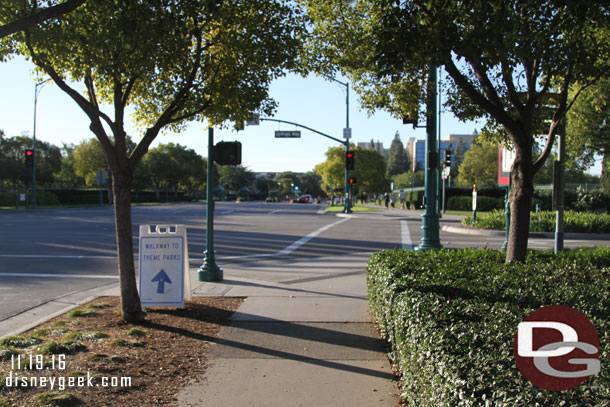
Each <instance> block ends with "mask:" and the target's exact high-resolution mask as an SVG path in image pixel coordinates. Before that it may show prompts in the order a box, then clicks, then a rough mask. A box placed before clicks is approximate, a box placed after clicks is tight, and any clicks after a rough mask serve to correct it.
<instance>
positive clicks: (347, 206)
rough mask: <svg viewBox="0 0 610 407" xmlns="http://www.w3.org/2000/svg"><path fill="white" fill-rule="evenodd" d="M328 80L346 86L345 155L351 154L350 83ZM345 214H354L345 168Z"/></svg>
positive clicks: (347, 174) (347, 172) (333, 79)
mask: <svg viewBox="0 0 610 407" xmlns="http://www.w3.org/2000/svg"><path fill="white" fill-rule="evenodd" d="M327 78H328V79H330V80H332V81H335V82H337V83H338V84H339V85H343V86H345V129H344V131H343V134H344V135H343V137H344V138H345V154H347V153H348V152H349V139H350V137H351V129H350V128H349V82H341V81H339V80H337V79H335V78H333V77H330V76H327ZM343 213H352V202H351V199H350V188H349V170H348V169H347V167H346V168H345V200H344V206H343Z"/></svg>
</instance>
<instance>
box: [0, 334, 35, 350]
mask: <svg viewBox="0 0 610 407" xmlns="http://www.w3.org/2000/svg"><path fill="white" fill-rule="evenodd" d="M41 342H42V340H40V339H38V338H36V337H33V336H21V335H15V336H9V337H6V338H4V339H2V340H0V346H12V347H14V348H29V347H30V346H34V345H38V344H40V343H41Z"/></svg>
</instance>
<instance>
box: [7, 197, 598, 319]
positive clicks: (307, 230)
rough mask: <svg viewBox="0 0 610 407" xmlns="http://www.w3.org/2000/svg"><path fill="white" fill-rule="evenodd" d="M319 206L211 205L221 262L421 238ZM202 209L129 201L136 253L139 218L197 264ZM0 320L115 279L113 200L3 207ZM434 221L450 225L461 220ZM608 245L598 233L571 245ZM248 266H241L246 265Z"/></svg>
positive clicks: (296, 256)
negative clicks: (182, 239) (174, 231)
mask: <svg viewBox="0 0 610 407" xmlns="http://www.w3.org/2000/svg"><path fill="white" fill-rule="evenodd" d="M323 208H324V207H323V206H319V205H289V204H266V203H229V202H221V203H218V204H217V206H216V211H215V223H214V224H215V250H216V257H217V262H218V264H219V265H220V266H221V267H222V266H223V265H235V264H237V263H244V266H247V263H249V262H283V263H285V264H290V262H297V261H299V260H303V259H315V258H322V257H325V258H326V257H331V256H344V255H349V254H351V253H354V254H356V253H363V252H365V253H371V252H375V251H379V250H385V249H392V248H412V247H413V246H414V245H417V244H419V242H420V239H421V213H417V212H409V211H397V210H390V211H381V212H378V213H357V214H353V215H350V216H349V217H346V216H344V215H336V214H324V213H323ZM205 215H206V212H205V206H204V205H202V204H178V205H158V206H137V207H133V208H132V218H133V225H134V226H133V233H134V255H135V256H136V259H137V256H138V233H139V226H140V225H163V224H184V225H186V226H187V236H188V252H189V260H190V266H191V268H196V267H199V266H200V265H201V264H202V257H203V252H204V250H205V239H206V237H205V236H206V234H205V218H206V216H205ZM0 226H1V230H2V231H1V232H0V321H3V320H5V319H7V318H10V317H12V316H14V315H17V314H20V313H22V312H24V311H27V310H29V309H32V308H34V307H36V306H38V305H41V304H45V303H47V302H49V301H51V300H56V301H57V299H58V298H59V297H62V296H65V295H68V294H70V293H75V292H82V291H85V290H91V289H94V290H99V291H100V292H102V291H104V290H105V289H107V288H109V287H111V286H113V285H116V283H117V282H118V278H117V260H116V241H115V239H116V237H115V228H114V214H113V209H112V208H110V207H104V208H85V209H57V210H46V209H42V210H37V211H20V212H15V211H8V212H4V213H0ZM441 226H445V227H450V228H454V229H455V228H457V227H458V226H459V217H456V216H449V215H447V216H445V217H444V218H443V219H442V221H441ZM503 242H504V237H503V236H501V235H498V234H495V235H494V234H490V235H489V234H488V235H465V234H461V233H451V232H446V231H443V232H441V243H442V244H443V246H445V247H452V248H462V247H489V248H496V249H497V248H500V246H501V245H502V243H503ZM600 244H603V245H608V244H609V242H608V241H607V240H606V241H597V240H595V239H593V240H591V239H581V240H579V241H568V242H566V247H573V246H575V245H584V246H593V245H600ZM529 246H530V247H531V248H541V249H543V248H552V247H553V240H552V239H537V238H536V239H530V243H529ZM244 269H247V267H244Z"/></svg>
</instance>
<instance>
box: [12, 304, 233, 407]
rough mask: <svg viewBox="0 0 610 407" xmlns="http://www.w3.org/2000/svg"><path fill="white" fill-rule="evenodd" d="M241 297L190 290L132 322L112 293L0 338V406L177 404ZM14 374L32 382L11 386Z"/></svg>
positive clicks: (197, 375)
mask: <svg viewBox="0 0 610 407" xmlns="http://www.w3.org/2000/svg"><path fill="white" fill-rule="evenodd" d="M242 301H243V299H242V298H230V297H194V298H193V301H187V302H185V309H175V308H154V309H149V310H148V313H147V316H146V320H145V321H143V322H141V323H137V324H133V323H126V322H125V321H123V320H122V319H121V317H120V315H119V312H118V310H119V309H120V307H119V299H118V298H117V297H101V298H98V299H96V300H95V301H93V302H92V303H90V304H85V305H83V306H81V307H79V310H81V311H82V312H78V311H76V312H74V311H73V312H72V313H68V314H66V315H62V316H60V317H58V318H54V319H53V320H50V321H49V322H47V323H45V324H43V325H41V326H39V327H37V328H36V329H33V330H31V331H28V332H26V333H24V334H22V335H20V336H19V337H16V338H12V339H11V338H9V339H5V340H4V341H0V379H2V382H0V407H5V406H15V407H17V406H28V407H29V406H167V405H175V403H176V394H177V393H178V391H179V390H180V389H181V388H183V387H184V386H186V385H187V384H188V383H189V382H190V381H191V380H193V379H197V378H199V377H201V376H202V374H203V373H204V371H205V369H206V362H207V360H206V354H207V352H208V349H209V347H210V345H211V343H212V342H213V341H214V340H215V339H216V338H217V337H218V335H219V333H220V331H221V330H222V328H223V327H224V326H226V325H228V323H229V318H230V316H231V315H232V314H233V312H234V311H235V310H236V309H237V308H238V307H239V305H240V304H241V303H242ZM75 314H77V315H75ZM78 314H81V315H80V316H79V315H78ZM83 314H84V315H83ZM30 355H31V357H32V364H31V367H32V368H31V369H30ZM62 355H64V356H62ZM17 362H19V363H17ZM18 364H19V365H20V366H18ZM11 374H12V376H11ZM16 376H20V377H26V378H27V380H28V381H29V382H28V383H29V384H30V386H25V387H24V386H23V384H24V383H23V379H20V381H19V382H18V385H17V386H15V385H14V384H15V382H16V381H17V380H16ZM7 377H8V378H9V380H10V379H11V377H12V378H13V383H10V382H9V383H8V384H13V385H12V386H7ZM32 377H36V378H37V379H36V380H37V382H36V383H35V384H36V385H31V384H32V383H31V380H32V379H31V378H32ZM42 377H45V378H46V379H42ZM53 378H55V379H53ZM45 380H46V382H45V385H44V386H43V385H42V384H43V381H45ZM52 380H54V382H53V383H54V384H53V387H54V388H53V389H51V381H52ZM79 380H80V384H83V386H78V384H79ZM128 380H130V381H131V383H130V384H129V385H128ZM62 381H63V384H64V386H63V387H64V389H61V388H59V387H60V385H61V383H62ZM70 381H73V385H74V386H72V387H69V384H70ZM104 384H107V385H108V387H103V385H104ZM113 384H116V386H112V385H113Z"/></svg>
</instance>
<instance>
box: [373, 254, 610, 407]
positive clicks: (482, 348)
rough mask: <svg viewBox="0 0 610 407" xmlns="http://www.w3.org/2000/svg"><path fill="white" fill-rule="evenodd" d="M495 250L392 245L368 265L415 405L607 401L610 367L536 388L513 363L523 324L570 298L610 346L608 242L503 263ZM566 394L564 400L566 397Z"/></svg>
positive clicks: (604, 346) (377, 307)
mask: <svg viewBox="0 0 610 407" xmlns="http://www.w3.org/2000/svg"><path fill="white" fill-rule="evenodd" d="M503 256H504V254H502V253H501V252H498V251H491V250H474V249H470V250H429V251H422V252H414V251H402V250H394V251H384V252H380V253H376V254H374V255H373V256H372V257H371V258H370V260H369V263H368V266H367V285H368V297H369V303H370V307H371V310H372V312H373V314H374V316H375V319H376V321H377V322H378V323H379V325H380V327H381V329H382V330H383V331H384V332H385V335H386V339H387V340H388V342H389V343H390V345H391V352H390V354H389V356H390V358H391V359H392V360H393V361H394V362H395V363H396V364H397V365H398V369H399V371H400V373H401V375H402V386H403V398H404V399H405V400H406V402H407V405H412V406H421V407H432V406H434V407H449V406H473V407H474V406H506V407H508V406H510V407H513V406H535V405H539V406H561V405H565V406H608V405H610V391H609V389H610V376H609V375H608V374H605V373H604V372H603V370H602V372H601V373H600V374H598V375H595V376H593V377H591V378H589V379H588V381H587V382H586V383H585V384H583V385H581V386H579V387H576V388H574V389H571V390H567V391H563V392H549V391H544V390H541V389H538V388H536V387H534V386H532V385H531V384H530V383H529V382H528V381H527V380H526V379H525V378H524V377H523V376H522V375H521V373H520V372H519V370H517V369H516V367H515V362H514V357H513V341H514V335H515V332H516V329H517V325H518V323H519V322H521V321H522V320H523V319H524V318H525V317H526V316H527V315H528V314H529V313H530V312H532V311H533V310H536V309H538V308H540V307H542V306H545V305H555V304H556V305H566V306H570V307H573V308H575V309H577V310H579V311H581V312H582V313H584V314H585V315H586V316H587V317H588V318H589V319H590V320H591V322H592V323H593V325H594V326H595V327H596V330H597V333H598V335H599V339H600V345H601V349H600V360H602V364H603V363H604V362H603V361H604V360H607V359H608V354H609V352H610V301H609V300H610V297H609V293H610V285H609V281H610V249H596V250H574V251H569V252H563V253H561V255H558V256H554V255H553V254H552V253H550V252H532V253H530V254H529V257H528V259H527V261H526V262H525V263H510V264H504V263H503V262H502V261H503ZM562 401H563V402H565V404H561V403H560V402H562Z"/></svg>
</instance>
